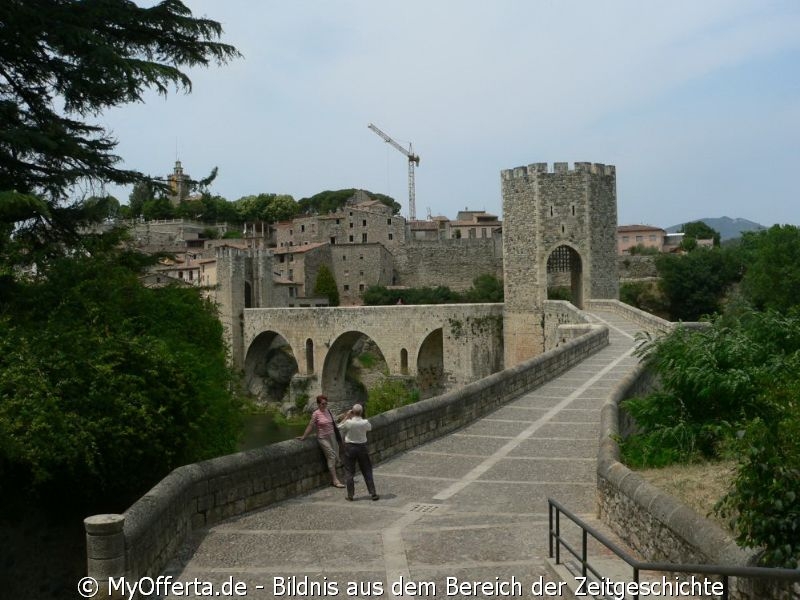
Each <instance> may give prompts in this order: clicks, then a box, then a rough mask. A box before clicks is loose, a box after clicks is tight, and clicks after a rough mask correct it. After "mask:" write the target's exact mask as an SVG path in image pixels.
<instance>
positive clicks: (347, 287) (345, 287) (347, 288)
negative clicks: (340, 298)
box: [342, 283, 350, 292]
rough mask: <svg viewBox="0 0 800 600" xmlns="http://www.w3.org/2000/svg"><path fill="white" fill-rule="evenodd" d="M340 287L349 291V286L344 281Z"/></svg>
mask: <svg viewBox="0 0 800 600" xmlns="http://www.w3.org/2000/svg"><path fill="white" fill-rule="evenodd" d="M342 289H344V291H345V292H349V291H350V286H349V285H347V284H346V283H345V284H344V285H343V286H342Z"/></svg>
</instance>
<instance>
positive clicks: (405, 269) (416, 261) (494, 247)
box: [392, 238, 503, 292]
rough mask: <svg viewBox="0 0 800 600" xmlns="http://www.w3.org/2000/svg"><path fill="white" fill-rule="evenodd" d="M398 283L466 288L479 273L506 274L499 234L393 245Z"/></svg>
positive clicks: (396, 282) (498, 276)
mask: <svg viewBox="0 0 800 600" xmlns="http://www.w3.org/2000/svg"><path fill="white" fill-rule="evenodd" d="M392 255H393V258H394V270H395V281H394V284H395V285H404V286H408V287H436V286H439V285H446V286H447V287H449V288H450V289H451V290H454V291H457V292H463V291H465V290H468V289H470V288H471V287H472V282H473V281H474V279H475V278H476V277H477V276H478V275H484V274H488V275H494V276H495V277H497V278H498V279H502V278H503V246H502V240H501V239H500V238H485V239H484V238H476V239H469V238H463V239H460V240H459V239H451V240H429V241H425V240H409V241H407V242H406V243H405V244H404V245H403V246H399V247H397V248H392Z"/></svg>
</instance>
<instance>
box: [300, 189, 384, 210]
mask: <svg viewBox="0 0 800 600" xmlns="http://www.w3.org/2000/svg"><path fill="white" fill-rule="evenodd" d="M358 191H359V190H356V189H354V188H349V189H344V190H336V191H331V190H325V191H324V192H320V193H318V194H314V195H313V196H311V197H310V198H301V199H300V200H299V201H298V202H297V205H298V209H299V212H300V213H302V214H310V215H311V214H326V213H329V212H335V211H337V210H339V209H340V208H342V207H343V206H344V205H345V203H346V202H347V201H348V200H349V199H350V198H352V197H353V195H355V193H356V192H358ZM360 191H362V192H363V193H364V194H366V195H367V196H369V197H370V198H371V199H373V200H378V201H379V202H381V203H382V204H385V205H386V206H388V207H390V208H391V209H392V214H398V213H399V212H400V205H399V204H398V203H397V202H395V200H394V199H393V198H391V197H389V196H386V195H384V194H377V193H374V192H370V191H367V190H360Z"/></svg>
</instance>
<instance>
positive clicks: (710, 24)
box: [102, 0, 800, 227]
mask: <svg viewBox="0 0 800 600" xmlns="http://www.w3.org/2000/svg"><path fill="white" fill-rule="evenodd" d="M186 4H187V5H188V6H189V7H190V8H191V9H192V11H193V12H194V14H195V15H196V16H207V17H209V18H212V19H215V20H218V21H220V22H221V23H222V25H223V27H224V29H225V33H224V37H223V40H224V41H226V42H228V43H231V44H233V45H234V46H236V47H237V48H238V49H239V50H240V51H241V53H242V54H243V55H244V57H243V58H242V59H239V60H236V61H234V62H232V63H230V64H228V65H227V66H223V67H211V68H209V69H204V70H197V71H191V72H190V76H191V77H192V80H193V83H194V86H193V92H192V93H191V94H190V95H183V94H177V95H176V94H172V95H170V96H169V97H168V98H167V99H166V100H165V99H163V98H161V97H157V96H155V95H153V96H150V97H149V98H148V100H147V101H146V102H145V103H144V104H137V105H130V106H126V107H121V108H118V109H115V110H112V111H109V112H107V113H106V114H105V115H104V116H103V118H102V122H103V124H105V125H106V126H108V127H109V128H110V129H111V130H112V131H113V133H114V135H115V136H116V137H117V138H118V139H119V141H120V144H119V146H118V153H119V154H120V155H121V156H122V157H123V158H124V159H125V166H127V167H131V168H135V169H138V170H141V171H144V172H146V173H150V174H152V175H166V174H168V173H169V172H171V170H172V166H173V164H174V161H175V158H176V150H177V157H179V158H180V160H181V161H182V162H183V165H184V168H185V170H186V171H187V172H188V173H190V174H191V175H192V176H194V177H197V178H201V177H204V176H205V175H207V174H208V173H209V171H210V170H211V169H212V168H213V167H214V166H218V167H219V176H218V177H217V180H216V181H215V182H214V184H213V186H212V191H213V192H214V193H217V194H220V195H222V196H224V197H225V198H227V199H228V200H236V199H237V198H240V197H241V196H244V195H248V194H257V193H260V192H271V193H282V194H291V195H292V196H294V197H295V199H298V200H299V199H300V198H303V197H305V196H310V195H313V194H315V193H317V192H320V191H323V190H326V189H327V190H335V189H341V188H350V187H355V188H363V189H368V190H371V191H373V192H381V193H384V194H389V195H391V196H393V197H394V198H395V199H397V201H398V202H400V203H401V204H402V206H403V210H402V213H403V214H404V215H407V211H408V206H407V205H408V187H407V169H408V163H407V161H406V158H405V157H404V156H403V155H402V154H400V153H399V152H398V151H397V150H395V149H393V148H392V147H390V146H389V145H388V144H386V143H384V142H383V141H382V140H381V139H380V138H379V137H378V136H377V135H375V133H373V132H372V131H370V130H369V129H368V128H367V124H368V123H370V122H372V123H375V124H376V125H377V126H378V127H380V128H381V129H382V130H383V131H385V132H386V133H388V134H389V135H390V136H392V137H393V138H394V139H395V140H397V141H398V142H400V143H401V144H402V145H404V146H407V144H408V143H409V142H412V143H413V147H414V151H415V152H416V153H417V154H419V155H420V157H421V163H420V166H419V168H418V169H417V171H416V175H417V181H416V207H417V217H418V218H425V216H426V215H427V214H428V210H430V212H431V213H432V214H434V215H437V214H444V215H446V216H448V217H450V218H454V217H455V214H456V211H458V210H460V209H463V208H465V207H469V208H470V209H485V210H487V211H490V212H493V213H495V214H498V215H499V214H501V211H502V199H501V194H500V171H501V170H503V169H508V168H513V167H516V166H521V165H526V164H529V163H533V162H548V163H553V162H556V161H559V162H569V163H570V165H571V164H572V163H573V162H575V161H588V162H601V163H606V164H614V165H616V167H617V196H618V215H619V218H618V220H619V223H620V224H631V223H647V224H652V225H658V226H661V227H667V226H670V225H673V224H677V223H681V222H684V221H688V220H692V219H698V218H702V217H721V216H729V217H743V218H747V219H750V220H753V221H757V222H760V223H762V224H765V225H770V224H772V223H793V224H800V195H799V194H798V183H799V182H798V179H799V178H798V174H800V2H797V0H787V1H785V2H769V1H764V0H755V1H752V2H751V1H736V0H726V1H714V0H703V1H702V2H699V1H697V0H689V1H674V0H670V1H669V2H652V1H646V2H642V1H641V0H634V1H630V2H627V1H614V0H610V1H606V2H589V1H585V2H570V1H565V0H528V1H523V0H517V1H513V2H512V1H504V0H495V1H494V2H487V1H486V0H481V1H480V2H478V1H471V0H459V1H455V0H453V1H436V0H426V1H416V0H404V1H403V2H376V1H374V0H372V1H367V0H364V1H361V0H352V1H340V0H336V1H332V0H329V1H321V0H320V1H313V2H312V1H303V0H295V1H291V2H287V1H286V0H281V1H280V2H276V1H272V0H262V1H256V0H225V1H224V2H220V1H212V0H188V1H186ZM111 191H112V193H115V194H116V195H118V196H119V197H120V199H122V200H125V199H127V195H128V193H129V190H128V189H124V190H122V189H113V190H111Z"/></svg>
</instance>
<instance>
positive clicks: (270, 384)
mask: <svg viewBox="0 0 800 600" xmlns="http://www.w3.org/2000/svg"><path fill="white" fill-rule="evenodd" d="M297 373H298V364H297V355H296V353H295V350H294V349H293V348H292V346H291V344H290V343H289V341H288V340H287V339H286V337H285V336H284V335H282V334H281V333H279V332H277V331H274V330H267V331H263V332H261V333H259V334H258V335H257V336H256V337H255V339H253V341H252V343H251V344H250V346H249V347H248V348H247V352H246V354H245V360H244V384H245V389H246V390H247V391H248V392H250V393H251V394H253V395H255V396H259V397H261V398H265V399H270V400H278V399H280V398H281V397H282V396H283V394H284V393H285V392H286V390H287V389H288V388H289V386H290V384H291V381H292V379H293V378H294V377H295V375H297Z"/></svg>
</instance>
